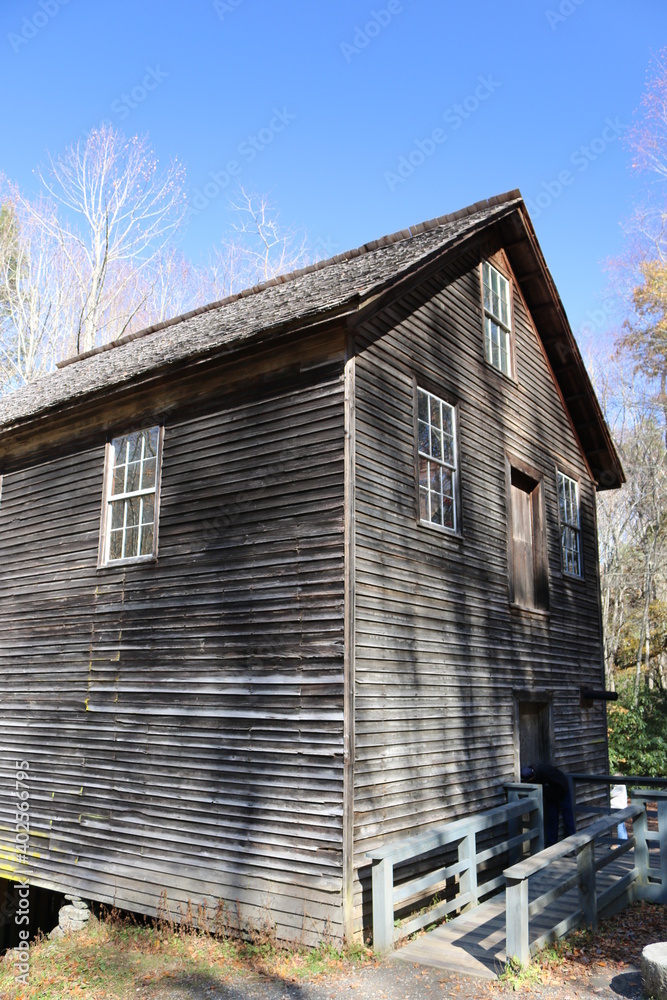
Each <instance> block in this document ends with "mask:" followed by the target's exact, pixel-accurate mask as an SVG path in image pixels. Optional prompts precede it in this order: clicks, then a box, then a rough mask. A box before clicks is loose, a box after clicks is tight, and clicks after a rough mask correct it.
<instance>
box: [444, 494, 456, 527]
mask: <svg viewBox="0 0 667 1000" xmlns="http://www.w3.org/2000/svg"><path fill="white" fill-rule="evenodd" d="M442 523H443V526H444V527H445V528H454V527H455V524H454V501H453V500H452V499H451V498H450V497H445V498H444V499H443V502H442Z"/></svg>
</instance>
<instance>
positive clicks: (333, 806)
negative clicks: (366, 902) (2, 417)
mask: <svg viewBox="0 0 667 1000" xmlns="http://www.w3.org/2000/svg"><path fill="white" fill-rule="evenodd" d="M311 353H312V352H311ZM328 353H329V355H331V353H332V352H331V349H329V351H328ZM338 357H339V361H338V362H337V370H336V372H335V373H334V374H332V373H331V362H330V360H329V367H328V369H327V370H323V375H322V377H321V379H320V380H319V381H318V380H317V379H316V378H314V377H313V374H312V372H311V373H309V375H308V377H307V378H303V379H299V378H298V377H295V378H293V380H292V384H291V385H290V386H289V387H283V388H281V389H280V390H279V391H277V390H275V389H273V390H272V389H271V387H270V385H268V386H267V387H266V388H262V382H266V381H267V379H266V376H264V377H263V379H262V381H260V382H258V383H257V385H256V386H255V387H254V390H253V391H249V392H247V393H246V397H247V398H246V401H245V402H243V403H237V404H236V405H234V406H231V407H226V408H221V407H220V403H217V404H216V403H215V401H214V400H211V401H210V402H209V405H208V408H206V407H202V405H201V403H199V404H198V410H199V411H201V410H202V408H203V409H205V410H206V412H203V413H202V412H198V413H197V415H196V416H192V417H190V416H186V415H185V413H179V411H178V410H177V411H176V412H174V413H172V415H171V416H170V417H169V419H168V420H167V422H166V429H165V439H164V454H163V469H162V486H161V508H160V525H159V556H158V560H157V562H156V563H148V564H146V563H144V564H135V565H128V566H126V567H114V566H109V567H106V568H104V569H100V570H98V569H97V552H98V540H99V527H100V511H101V498H102V476H103V457H104V440H105V432H104V430H102V431H101V432H100V433H98V435H97V438H98V439H97V441H96V442H93V443H91V444H89V445H88V446H86V447H85V448H83V449H81V450H76V449H70V450H71V452H72V453H70V454H63V455H61V456H60V457H56V458H54V459H52V460H49V461H46V462H41V463H40V464H36V465H30V464H24V466H23V467H21V468H18V469H15V470H12V471H10V472H8V473H7V474H6V475H5V476H4V478H3V483H2V498H1V503H0V683H1V684H2V692H3V710H4V711H3V726H2V731H1V732H0V824H1V826H2V829H3V830H4V831H5V832H4V834H3V837H2V839H3V840H4V843H0V865H2V866H3V867H4V870H5V872H6V873H7V874H11V873H12V872H13V871H14V870H15V869H16V864H17V859H16V854H15V851H14V849H13V844H12V835H11V833H9V832H7V831H9V830H10V829H12V828H13V819H12V814H11V806H12V804H13V802H14V800H13V799H11V798H10V796H9V790H10V788H11V783H12V781H13V779H14V761H15V760H16V759H17V758H26V759H28V760H29V761H30V785H29V787H30V793H31V798H30V803H31V817H30V818H31V849H32V859H31V860H32V868H33V878H34V881H35V883H36V884H40V885H44V886H47V887H52V888H57V889H62V890H64V891H68V890H69V891H72V890H73V889H74V890H77V891H79V892H80V893H81V894H82V895H83V896H84V897H87V898H93V899H96V900H99V901H102V902H107V903H114V904H116V905H118V906H122V907H127V908H129V909H133V910H139V911H141V912H145V913H155V911H156V907H157V905H158V902H159V897H160V893H161V891H162V890H165V891H166V893H167V897H168V900H169V902H170V905H171V906H172V909H174V910H175V909H176V907H177V905H178V904H179V903H180V904H181V905H185V904H186V903H187V900H188V899H191V900H192V903H193V905H194V906H195V907H196V905H197V904H199V903H200V902H203V901H204V900H206V902H207V904H208V906H209V908H211V907H212V908H213V909H215V906H216V904H217V901H218V900H219V899H224V900H225V901H226V904H227V910H228V914H229V919H230V922H231V924H232V925H233V926H236V924H237V923H238V924H239V925H245V926H247V925H248V924H252V923H255V924H258V923H261V922H264V921H265V920H269V921H274V922H275V924H276V926H277V931H278V935H279V936H280V937H281V938H289V939H299V940H305V941H314V940H316V939H318V937H319V936H320V935H321V934H322V932H323V931H324V929H325V928H327V929H329V930H330V932H331V933H332V934H333V935H334V936H340V935H341V934H342V912H341V892H342V812H343V685H344V678H343V645H344V633H343V621H344V607H343V604H344V590H343V586H344V537H343V500H344V475H343V457H344V456H343V447H344V390H343V377H342V376H343V370H342V367H343V361H342V355H341V354H340V352H339V355H338ZM325 359H326V355H325ZM334 367H336V366H334ZM250 381H251V380H250ZM158 403H159V399H157V401H156V404H155V405H156V409H157V410H159V405H158ZM107 420H108V418H107ZM130 429H131V427H130ZM89 434H90V432H89Z"/></svg>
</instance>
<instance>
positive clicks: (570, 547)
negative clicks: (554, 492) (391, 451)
mask: <svg viewBox="0 0 667 1000" xmlns="http://www.w3.org/2000/svg"><path fill="white" fill-rule="evenodd" d="M556 475H557V479H558V507H559V513H560V551H561V559H562V566H563V572H564V573H569V574H570V576H582V575H583V572H582V570H583V567H582V560H581V525H580V521H579V483H578V482H577V481H576V479H570V477H569V476H566V475H565V473H564V472H560V470H559V471H558V472H557V474H556Z"/></svg>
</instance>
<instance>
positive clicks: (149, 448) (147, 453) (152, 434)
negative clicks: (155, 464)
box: [144, 427, 159, 458]
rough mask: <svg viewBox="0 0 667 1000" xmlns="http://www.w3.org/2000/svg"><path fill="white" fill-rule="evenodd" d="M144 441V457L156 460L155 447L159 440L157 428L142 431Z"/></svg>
mask: <svg viewBox="0 0 667 1000" xmlns="http://www.w3.org/2000/svg"><path fill="white" fill-rule="evenodd" d="M144 439H145V447H144V457H145V458H156V457H157V445H158V440H159V428H158V427H152V428H151V429H150V430H149V431H144Z"/></svg>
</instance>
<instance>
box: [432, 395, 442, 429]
mask: <svg viewBox="0 0 667 1000" xmlns="http://www.w3.org/2000/svg"><path fill="white" fill-rule="evenodd" d="M431 425H432V426H433V427H438V428H441V427H442V413H441V411H440V400H439V399H436V398H435V396H431Z"/></svg>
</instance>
